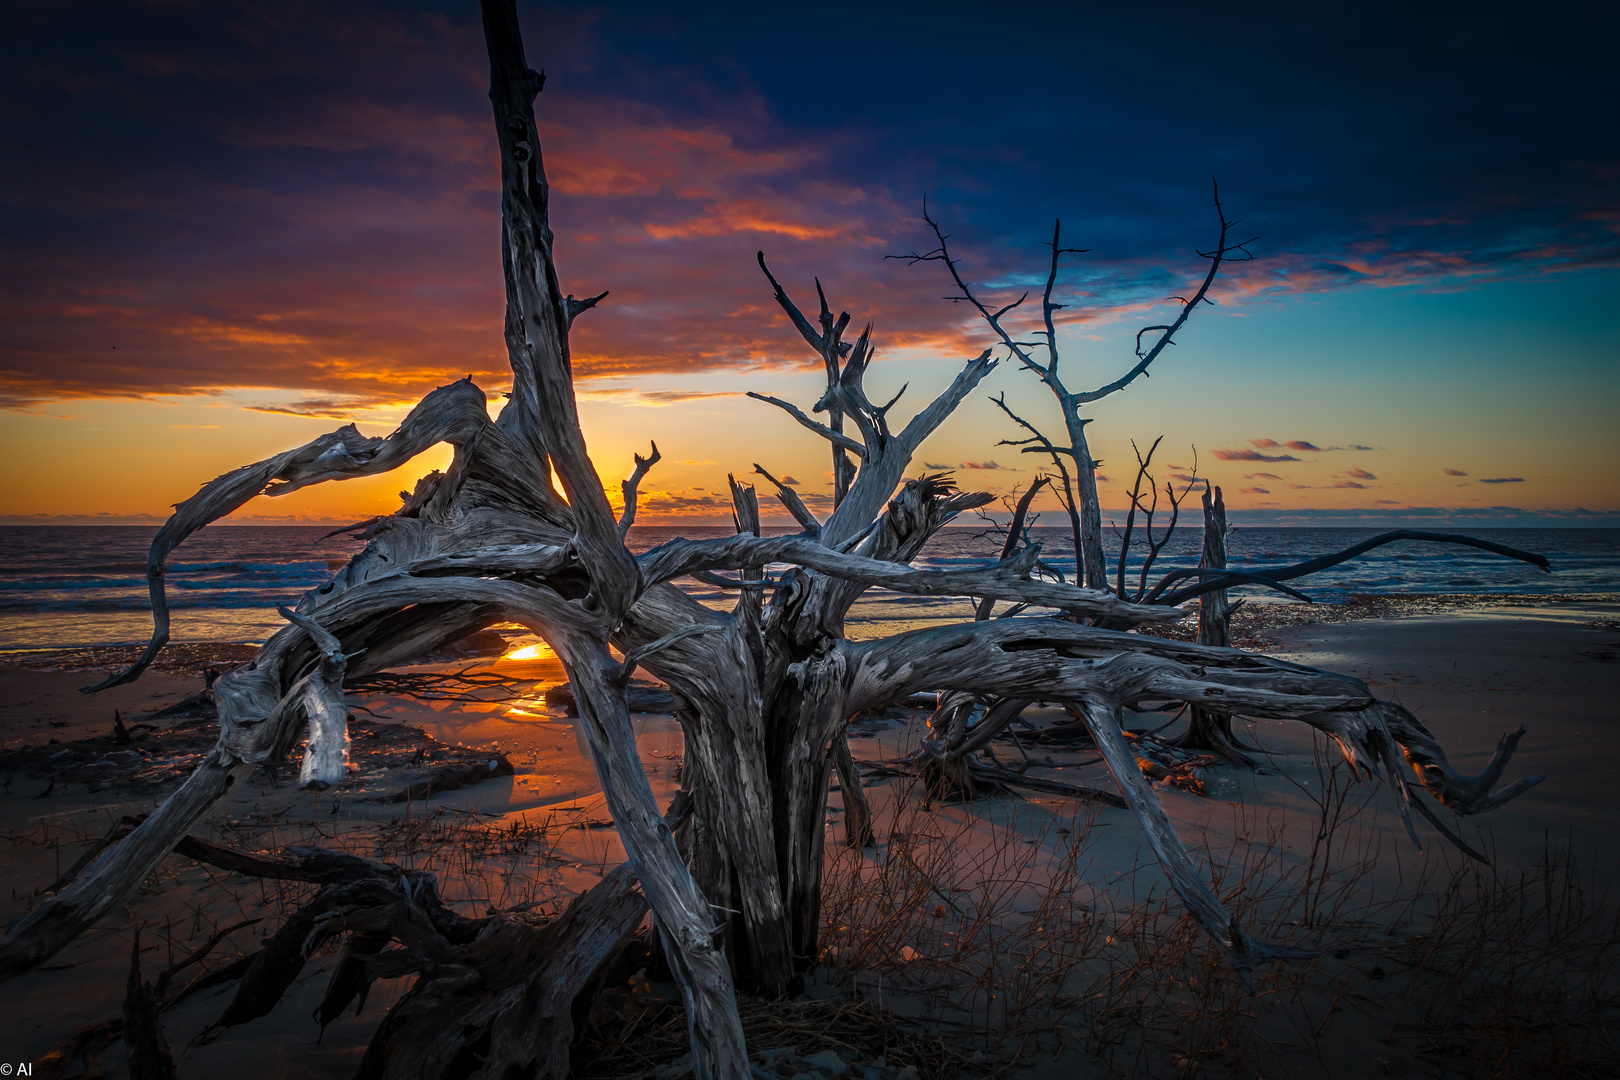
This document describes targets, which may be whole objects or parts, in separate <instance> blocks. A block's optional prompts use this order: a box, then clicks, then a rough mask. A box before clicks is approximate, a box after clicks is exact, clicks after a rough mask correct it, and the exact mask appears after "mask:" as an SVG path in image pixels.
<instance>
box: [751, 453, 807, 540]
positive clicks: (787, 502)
mask: <svg viewBox="0 0 1620 1080" xmlns="http://www.w3.org/2000/svg"><path fill="white" fill-rule="evenodd" d="M754 471H755V472H757V473H759V475H761V476H763V477H764V478H765V479H767V480H769V481H770V482H771V483H772V484H773V485H774V486H775V487H776V497H777V498H778V499H780V500H782V505H783V506H785V507H787V512H788V513H790V514H792V515H793V520H794V521H797V522H798V523H799V524H800V525H801V526H803V528H804V531H805V533H806V534H808V535H809V536H810V537H811V538H813V539H820V537H821V522H819V521H817V520H816V516H815V515H814V514H812V513H811V512H810V508H809V507H807V506H805V505H804V500H803V499H801V498H799V493H798V492H797V491H794V490H793V489H792V488H790V487H788V486H787V485H786V484H784V483H782V481H780V480H778V479H777V478H776V477H774V476H772V475H771V474H770V473H768V472H766V471H765V469H764V468H763V467H762V466H761V465H759V463H758V462H756V463H755V464H754Z"/></svg>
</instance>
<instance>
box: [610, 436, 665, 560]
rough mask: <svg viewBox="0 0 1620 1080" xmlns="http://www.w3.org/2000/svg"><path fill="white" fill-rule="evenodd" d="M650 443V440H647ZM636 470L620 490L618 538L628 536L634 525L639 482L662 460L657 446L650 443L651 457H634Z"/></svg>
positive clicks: (662, 457)
mask: <svg viewBox="0 0 1620 1080" xmlns="http://www.w3.org/2000/svg"><path fill="white" fill-rule="evenodd" d="M649 441H651V440H649ZM635 459H636V469H635V471H634V472H632V473H631V474H630V479H628V480H626V481H624V483H623V487H622V488H621V490H622V491H623V492H624V509H622V510H621V511H619V538H620V539H621V540H622V539H624V537H626V536H628V535H630V526H632V525H634V524H635V523H636V491H637V489H638V488H639V487H640V486H641V480H642V478H643V477H645V476H646V475H647V473H648V472H649V471H651V469H652V467H653V466H654V465H656V464H658V463H659V462H660V461H662V460H663V459H664V455H662V454H660V453H659V452H658V444H657V443H652V456H651V457H642V456H641V455H640V454H637V455H635Z"/></svg>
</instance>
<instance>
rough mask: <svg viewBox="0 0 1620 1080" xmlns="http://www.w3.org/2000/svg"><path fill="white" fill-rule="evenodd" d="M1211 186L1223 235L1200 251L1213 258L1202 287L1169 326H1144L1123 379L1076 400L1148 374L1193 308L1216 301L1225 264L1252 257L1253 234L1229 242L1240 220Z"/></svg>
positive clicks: (1216, 187) (1105, 393)
mask: <svg viewBox="0 0 1620 1080" xmlns="http://www.w3.org/2000/svg"><path fill="white" fill-rule="evenodd" d="M1211 185H1212V188H1213V191H1214V201H1215V216H1216V218H1217V219H1218V220H1219V221H1220V234H1219V236H1218V238H1217V239H1216V241H1215V248H1214V250H1212V251H1200V252H1199V253H1198V254H1199V255H1201V256H1202V257H1204V258H1206V259H1208V260H1209V270H1208V271H1206V272H1205V274H1204V280H1203V282H1202V283H1201V284H1200V285H1199V286H1198V291H1197V292H1195V293H1194V294H1193V297H1192V299H1191V300H1186V301H1183V302H1182V305H1181V311H1180V312H1179V313H1178V314H1177V316H1176V318H1175V321H1173V322H1171V323H1169V324H1168V325H1165V326H1149V327H1144V328H1143V329H1142V330H1140V331H1138V332H1137V335H1136V355H1137V363H1136V366H1135V367H1133V368H1131V370H1129V371H1127V372H1126V373H1125V374H1124V375H1121V376H1120V377H1119V378H1117V379H1115V380H1114V381H1113V382H1111V383H1108V384H1107V385H1105V386H1099V387H1098V388H1097V389H1095V390H1092V391H1089V392H1087V393H1083V394H1076V395H1074V398H1075V401H1076V403H1078V404H1082V405H1083V404H1085V403H1087V402H1091V401H1096V400H1098V399H1099V398H1105V397H1107V396H1108V395H1109V394H1112V393H1114V392H1115V391H1117V390H1123V389H1125V387H1127V386H1129V385H1130V384H1131V383H1133V382H1135V381H1136V379H1137V377H1138V376H1141V375H1145V374H1146V373H1147V370H1148V368H1149V367H1151V366H1152V364H1153V361H1155V360H1157V359H1158V358H1159V354H1160V353H1162V352H1163V351H1164V349H1165V347H1166V346H1167V345H1171V344H1174V340H1173V339H1174V338H1175V336H1176V332H1177V331H1178V330H1180V329H1181V328H1182V326H1184V325H1185V324H1186V322H1187V319H1188V317H1189V316H1191V315H1192V313H1193V309H1194V308H1196V307H1198V305H1199V304H1208V303H1214V301H1212V300H1210V299H1209V287H1210V286H1211V285H1213V284H1214V283H1215V278H1216V276H1217V275H1218V274H1219V273H1220V272H1221V266H1222V264H1224V263H1226V262H1228V261H1231V260H1232V259H1234V258H1238V259H1248V258H1251V257H1252V256H1250V255H1249V252H1248V249H1247V248H1246V247H1245V246H1244V245H1246V244H1252V243H1254V238H1253V237H1251V238H1250V239H1248V240H1245V241H1243V242H1242V243H1240V244H1232V243H1228V242H1227V239H1226V237H1227V233H1228V232H1229V231H1230V230H1231V228H1232V226H1234V225H1236V224H1237V222H1235V221H1231V220H1229V219H1228V218H1227V216H1226V210H1225V208H1224V207H1222V206H1221V189H1220V185H1219V184H1216V183H1215V182H1214V181H1211ZM1155 330H1156V331H1159V338H1158V340H1157V341H1155V342H1154V343H1153V345H1152V347H1151V348H1149V349H1148V351H1147V352H1145V353H1144V352H1143V351H1142V335H1143V334H1146V333H1148V332H1150V331H1155Z"/></svg>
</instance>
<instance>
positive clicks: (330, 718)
mask: <svg viewBox="0 0 1620 1080" xmlns="http://www.w3.org/2000/svg"><path fill="white" fill-rule="evenodd" d="M280 611H281V617H282V618H284V619H286V620H287V621H288V622H290V623H292V624H293V625H294V626H296V627H298V628H299V629H300V630H302V631H303V632H304V633H306V634H308V635H309V637H310V640H311V641H313V642H314V643H315V647H316V648H317V649H318V650H319V651H320V661H319V663H318V665H317V666H316V669H315V671H314V672H312V673H311V674H310V676H309V677H308V678H307V679H305V680H304V693H303V699H302V701H301V704H302V705H303V708H304V715H305V716H306V717H308V718H309V739H308V741H307V742H306V743H305V744H304V761H303V764H302V765H301V766H300V767H299V770H298V784H299V786H300V787H306V788H314V789H316V790H317V791H319V790H321V789H323V788H329V787H331V786H332V785H334V784H336V783H339V782H340V781H342V779H343V777H344V774H345V772H346V771H347V769H348V766H349V709H348V706H347V704H346V703H345V702H344V700H343V675H344V672H345V671H346V669H347V668H348V657H346V656H344V655H343V645H342V644H341V643H340V642H339V641H338V639H337V638H335V637H333V636H332V635H331V634H330V633H328V632H327V631H326V629H325V627H323V626H321V624H320V623H318V622H316V621H315V620H314V619H311V618H308V617H307V616H304V615H300V614H298V613H297V612H296V611H291V610H289V609H287V608H281V609H280Z"/></svg>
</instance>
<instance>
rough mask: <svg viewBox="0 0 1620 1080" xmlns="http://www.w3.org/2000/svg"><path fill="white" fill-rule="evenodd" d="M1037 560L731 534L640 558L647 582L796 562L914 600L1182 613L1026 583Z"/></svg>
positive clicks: (1140, 617)
mask: <svg viewBox="0 0 1620 1080" xmlns="http://www.w3.org/2000/svg"><path fill="white" fill-rule="evenodd" d="M1039 555H1040V547H1039V545H1035V546H1031V547H1028V548H1025V549H1024V550H1023V551H1022V552H1020V553H1019V554H1018V556H1017V557H1015V558H1012V559H1008V560H1005V561H1003V562H999V563H995V564H993V565H991V566H986V567H982V568H978V569H971V570H919V569H916V568H914V567H910V566H904V565H901V564H898V563H890V562H882V561H880V560H877V559H868V558H865V557H863V556H860V555H843V554H839V553H838V552H836V551H831V550H829V549H828V548H825V547H823V546H822V545H820V544H818V543H815V542H814V541H811V540H806V539H804V538H803V537H797V536H769V537H763V538H760V537H751V536H732V537H722V538H720V539H716V540H671V541H670V542H669V543H667V544H663V545H660V546H659V547H656V548H654V549H653V550H652V551H649V552H647V553H646V554H644V555H642V556H641V566H642V574H643V576H644V577H645V578H646V580H647V582H648V584H653V583H656V582H659V581H669V580H671V579H673V578H676V577H680V576H682V575H683V574H690V573H692V572H693V571H696V570H719V569H731V568H736V567H748V566H760V565H763V564H765V563H772V562H785V563H795V564H797V565H799V566H803V567H806V568H808V569H811V570H816V571H819V572H821V573H823V574H827V575H829V576H832V577H837V578H842V579H844V580H847V581H854V582H861V583H863V584H865V585H868V586H871V585H876V586H880V587H882V588H885V589H892V590H894V591H895V592H903V593H910V594H912V595H917V596H981V597H993V598H996V599H1001V600H1019V601H1024V602H1027V603H1032V604H1041V605H1044V606H1046V607H1054V608H1061V609H1063V610H1066V611H1072V612H1075V613H1076V614H1081V615H1086V616H1095V617H1105V618H1111V619H1112V618H1120V619H1128V620H1130V621H1133V622H1168V621H1176V620H1179V619H1181V618H1183V617H1184V616H1186V615H1187V614H1188V613H1187V612H1183V611H1179V610H1177V609H1174V608H1165V607H1162V606H1154V607H1151V608H1149V607H1142V606H1138V605H1134V604H1127V603H1124V602H1122V601H1120V600H1119V599H1118V598H1117V597H1115V596H1114V595H1113V594H1111V593H1107V592H1098V591H1096V590H1093V589H1081V588H1077V587H1075V586H1073V585H1059V584H1056V583H1054V582H1048V581H1032V580H1030V579H1029V578H1028V577H1027V575H1028V573H1029V571H1030V569H1031V568H1032V567H1033V566H1034V565H1035V561H1036V559H1037V558H1038V557H1039Z"/></svg>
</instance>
